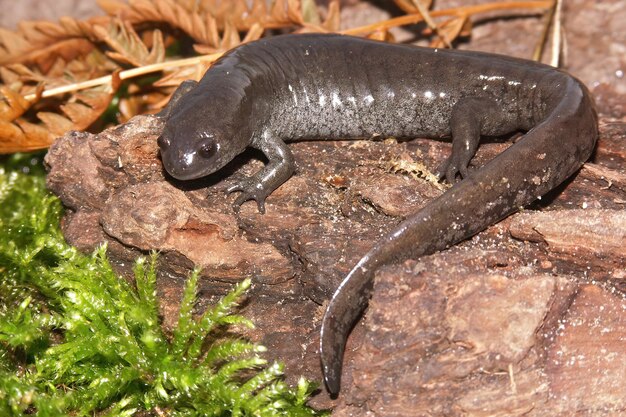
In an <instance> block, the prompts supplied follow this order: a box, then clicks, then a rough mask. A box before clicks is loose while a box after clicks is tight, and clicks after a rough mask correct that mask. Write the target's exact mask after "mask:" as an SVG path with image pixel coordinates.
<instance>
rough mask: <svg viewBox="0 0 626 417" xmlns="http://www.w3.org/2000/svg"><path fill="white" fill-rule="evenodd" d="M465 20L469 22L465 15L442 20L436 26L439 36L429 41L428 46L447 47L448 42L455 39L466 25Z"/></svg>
mask: <svg viewBox="0 0 626 417" xmlns="http://www.w3.org/2000/svg"><path fill="white" fill-rule="evenodd" d="M467 22H469V19H468V17H467V15H464V16H458V17H455V18H453V19H450V20H447V21H445V22H443V23H442V24H440V25H439V26H438V28H437V34H438V35H439V36H438V37H437V38H436V39H434V40H433V41H432V42H431V43H430V46H431V47H433V48H445V47H448V46H449V44H450V42H452V41H453V40H455V39H456V38H457V37H458V36H459V34H460V33H461V31H462V30H463V28H465V27H466V25H467Z"/></svg>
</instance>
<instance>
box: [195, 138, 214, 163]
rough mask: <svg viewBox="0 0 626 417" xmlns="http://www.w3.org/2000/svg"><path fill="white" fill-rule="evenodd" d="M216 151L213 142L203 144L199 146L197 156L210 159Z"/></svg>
mask: <svg viewBox="0 0 626 417" xmlns="http://www.w3.org/2000/svg"><path fill="white" fill-rule="evenodd" d="M216 151H217V147H216V146H215V142H212V141H211V142H205V143H203V144H202V146H200V149H198V154H199V155H200V156H201V157H203V158H205V159H210V158H212V157H213V155H215V152H216Z"/></svg>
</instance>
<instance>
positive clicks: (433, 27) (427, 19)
mask: <svg viewBox="0 0 626 417" xmlns="http://www.w3.org/2000/svg"><path fill="white" fill-rule="evenodd" d="M413 4H415V7H417V10H418V11H419V13H420V14H421V15H422V17H423V18H424V22H426V24H427V25H428V27H429V28H430V29H431V30H432V31H434V32H435V33H436V34H437V36H438V37H439V38H440V39H441V40H442V41H443V43H444V45H446V47H447V48H452V44H451V43H450V39H448V37H447V36H446V34H445V33H442V32H441V31H440V30H439V26H437V23H436V22H435V21H434V20H433V18H432V17H431V16H430V11H429V10H428V9H427V8H426V7H424V4H423V3H422V2H420V1H419V0H413Z"/></svg>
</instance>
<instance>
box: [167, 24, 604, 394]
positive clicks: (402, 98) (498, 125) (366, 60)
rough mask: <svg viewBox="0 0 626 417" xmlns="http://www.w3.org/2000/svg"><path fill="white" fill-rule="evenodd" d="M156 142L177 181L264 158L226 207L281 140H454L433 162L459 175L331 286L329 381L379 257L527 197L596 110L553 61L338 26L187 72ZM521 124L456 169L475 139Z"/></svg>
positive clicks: (560, 172) (428, 242) (592, 128)
mask: <svg viewBox="0 0 626 417" xmlns="http://www.w3.org/2000/svg"><path fill="white" fill-rule="evenodd" d="M160 116H161V117H164V118H165V120H166V123H165V128H164V130H163V134H162V136H161V137H160V138H159V140H158V143H159V147H160V149H161V158H162V160H163V164H164V166H165V169H166V170H167V171H168V172H169V173H170V174H171V175H172V176H173V177H175V178H178V179H193V178H198V177H201V176H204V175H207V174H210V173H213V172H215V171H217V170H219V169H220V168H222V167H223V166H224V165H226V164H227V163H228V162H230V161H231V160H232V159H233V158H234V157H235V156H236V155H237V154H239V153H241V152H242V151H243V150H244V149H245V148H246V147H248V146H250V147H253V148H256V149H259V150H261V151H262V152H263V153H264V154H265V155H266V156H267V158H268V160H269V162H268V164H267V165H266V167H265V168H264V169H262V170H261V171H259V172H258V173H257V174H256V175H255V176H253V177H251V178H248V179H246V180H245V181H243V182H241V183H240V184H238V185H236V186H234V187H232V188H230V189H229V190H228V191H229V192H233V191H240V192H241V194H240V195H239V196H238V198H237V199H236V200H235V202H234V205H233V207H235V209H237V208H238V206H239V205H241V203H243V202H244V201H246V200H251V199H253V200H256V202H257V204H258V207H259V210H260V211H264V201H265V198H266V197H267V196H268V195H269V194H270V193H271V192H272V191H274V190H275V189H276V188H277V187H278V186H279V185H280V184H282V183H283V182H284V181H286V180H287V179H288V178H289V177H290V176H291V175H292V173H293V171H294V169H295V164H294V160H293V157H292V155H291V152H290V151H289V148H288V147H287V146H286V145H285V143H284V142H285V141H290V140H333V139H349V138H354V139H357V138H370V137H372V136H373V135H383V136H394V137H397V138H413V137H431V138H442V137H449V136H451V137H452V155H451V156H450V158H449V159H448V160H447V161H446V162H445V163H444V165H442V167H441V168H440V174H441V175H442V176H445V178H446V179H447V180H448V181H450V182H455V180H456V177H457V176H461V177H463V180H462V181H460V182H457V183H456V184H455V185H454V186H453V187H452V188H450V189H449V190H448V191H447V192H445V193H444V194H443V195H441V196H440V197H439V198H437V199H435V200H433V201H431V202H430V203H429V204H428V205H426V207H424V208H423V209H422V210H420V211H419V212H417V213H416V214H414V215H412V216H410V217H409V218H407V219H406V220H405V221H403V222H402V223H400V225H399V226H397V227H396V228H395V230H392V231H390V232H389V233H388V234H387V235H386V236H385V237H384V238H383V239H381V240H380V241H379V242H377V243H376V244H375V245H374V246H373V247H372V248H371V250H370V251H369V252H368V253H367V254H365V256H363V258H362V259H361V260H360V261H359V262H358V263H357V265H356V266H355V267H354V269H352V271H351V272H350V273H349V274H348V276H347V277H346V278H345V279H344V280H343V282H342V283H341V285H340V286H339V288H338V289H337V291H336V292H335V294H334V295H333V297H332V299H331V301H330V303H329V305H328V310H327V311H326V314H325V316H324V319H323V323H322V330H321V345H320V351H321V360H322V368H323V372H324V377H325V382H326V385H327V388H328V390H329V391H330V392H331V393H333V394H336V393H338V391H339V386H340V385H339V384H340V377H341V366H342V360H343V353H344V348H345V344H346V338H347V336H348V333H349V332H350V330H351V328H352V326H353V325H354V323H355V321H356V320H357V319H358V317H359V315H360V314H361V313H362V311H363V310H364V309H365V307H366V306H367V303H368V300H369V297H370V293H371V290H372V283H373V276H374V272H375V271H376V269H377V268H378V267H379V266H381V265H382V264H386V263H389V262H394V261H400V260H403V259H406V258H408V257H419V256H421V255H425V254H431V253H433V252H436V251H439V250H442V249H445V248H447V247H449V246H451V245H454V244H455V243H457V242H459V241H461V240H463V239H466V238H468V237H470V236H472V235H474V234H475V233H477V232H479V231H481V230H483V229H485V228H486V227H488V226H489V225H491V224H493V223H495V222H497V221H498V220H500V219H502V218H503V217H505V216H507V215H509V214H510V213H512V212H514V211H516V210H518V209H519V208H521V207H522V206H524V205H527V204H529V203H530V202H532V201H533V200H535V199H536V198H538V197H540V196H541V195H543V194H545V193H546V192H548V191H549V190H551V189H552V188H554V187H555V186H557V185H558V184H560V183H561V182H562V181H563V180H565V179H566V178H567V177H569V176H570V175H572V173H574V172H575V171H576V170H577V169H578V168H579V167H580V166H581V165H582V163H583V162H584V161H585V160H586V159H587V158H588V157H589V156H590V154H591V152H592V150H593V147H594V145H595V142H596V138H597V118H596V114H595V111H594V106H593V102H592V100H591V98H590V96H589V93H588V91H587V89H586V88H585V87H584V85H582V84H581V83H580V82H579V81H578V80H576V79H575V78H573V77H572V76H570V75H568V74H567V73H564V72H562V71H559V70H556V69H554V68H552V67H548V66H545V65H541V64H537V63H534V62H530V61H525V60H521V59H515V58H510V57H504V56H498V55H490V54H484V53H476V52H463V51H454V50H433V49H426V48H419V47H414V46H409V45H394V44H387V43H382V42H377V41H371V40H365V39H360V38H353V37H348V36H341V35H320V34H317V35H288V36H279V37H274V38H268V39H263V40H259V41H256V42H252V43H249V44H246V45H243V46H240V47H238V48H236V49H234V50H232V51H230V52H229V53H227V54H226V55H224V56H223V57H222V58H220V59H219V61H217V62H216V63H215V64H214V65H213V66H212V67H211V68H210V69H209V70H208V71H207V73H206V74H205V75H204V77H203V78H202V80H201V81H200V82H199V83H196V82H194V81H187V82H184V83H183V84H181V86H180V87H179V89H178V90H177V91H176V92H175V93H174V95H173V97H172V99H171V101H170V103H169V104H168V106H167V107H166V108H165V109H164V110H163V111H162V112H161V113H160ZM520 130H521V131H525V132H526V134H525V135H524V136H523V138H522V139H521V140H519V141H518V142H516V143H515V144H514V145H512V146H511V147H509V148H508V149H507V150H506V151H504V152H503V153H502V154H500V155H498V156H497V157H496V158H494V159H493V160H492V161H490V162H489V163H488V164H486V165H485V166H484V167H482V168H481V169H480V170H478V171H476V172H474V173H472V174H471V175H469V176H468V173H467V166H468V164H469V162H470V159H471V158H472V157H473V156H474V153H475V151H476V149H477V147H478V143H479V140H480V136H481V135H489V136H497V135H504V134H507V133H511V132H515V131H520Z"/></svg>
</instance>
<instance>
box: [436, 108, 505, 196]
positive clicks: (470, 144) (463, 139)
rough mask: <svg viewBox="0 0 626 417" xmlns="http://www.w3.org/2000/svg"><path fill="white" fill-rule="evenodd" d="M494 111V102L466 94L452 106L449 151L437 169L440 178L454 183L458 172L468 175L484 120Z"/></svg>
mask: <svg viewBox="0 0 626 417" xmlns="http://www.w3.org/2000/svg"><path fill="white" fill-rule="evenodd" d="M497 111H498V110H497V104H496V103H495V102H494V101H493V100H490V99H485V98H475V97H466V98H463V99H461V100H459V101H458V102H457V103H456V104H455V105H454V107H453V108H452V114H451V116H450V132H451V133H452V154H451V155H450V157H449V158H448V159H447V160H446V161H444V162H443V163H442V164H441V165H440V166H439V168H438V169H437V175H438V176H439V178H445V179H446V180H447V181H448V182H449V183H451V184H453V183H455V182H456V180H457V175H460V176H461V178H466V177H467V176H468V175H469V171H468V166H469V163H470V161H471V159H472V158H473V157H474V155H475V154H476V150H477V149H478V144H479V142H480V135H481V133H482V129H483V125H484V124H485V120H486V119H487V118H488V117H490V116H491V117H493V114H494V113H496V112H497Z"/></svg>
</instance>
